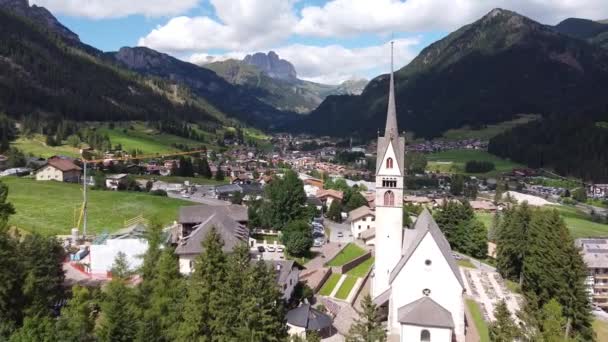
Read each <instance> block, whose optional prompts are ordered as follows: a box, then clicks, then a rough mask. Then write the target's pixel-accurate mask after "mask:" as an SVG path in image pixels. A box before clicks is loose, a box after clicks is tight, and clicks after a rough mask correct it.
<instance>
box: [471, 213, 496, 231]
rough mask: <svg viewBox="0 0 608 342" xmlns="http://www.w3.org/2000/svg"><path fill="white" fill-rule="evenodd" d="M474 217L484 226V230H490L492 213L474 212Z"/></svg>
mask: <svg viewBox="0 0 608 342" xmlns="http://www.w3.org/2000/svg"><path fill="white" fill-rule="evenodd" d="M475 216H476V217H477V219H478V220H479V221H481V223H483V225H484V226H486V229H490V227H491V226H492V220H493V219H494V214H493V213H486V212H483V211H477V212H475Z"/></svg>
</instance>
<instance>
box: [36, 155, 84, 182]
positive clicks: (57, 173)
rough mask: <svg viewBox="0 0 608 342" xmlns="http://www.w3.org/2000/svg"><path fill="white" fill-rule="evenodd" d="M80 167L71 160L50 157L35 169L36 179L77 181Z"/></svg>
mask: <svg viewBox="0 0 608 342" xmlns="http://www.w3.org/2000/svg"><path fill="white" fill-rule="evenodd" d="M81 171H82V169H81V168H80V167H79V166H78V165H76V164H74V163H73V162H72V161H71V160H68V159H62V158H51V159H49V160H48V161H47V163H46V164H45V165H44V166H42V167H41V168H40V169H38V170H37V171H36V180H37V181H46V180H54V181H58V182H69V183H78V182H79V181H80V173H81Z"/></svg>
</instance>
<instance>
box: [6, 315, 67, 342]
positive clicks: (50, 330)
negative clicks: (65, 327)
mask: <svg viewBox="0 0 608 342" xmlns="http://www.w3.org/2000/svg"><path fill="white" fill-rule="evenodd" d="M54 323H55V322H54V321H53V319H52V318H50V317H49V316H33V317H26V318H25V320H24V322H23V326H22V327H21V328H19V329H18V330H17V331H15V333H14V334H13V335H12V336H11V337H10V339H9V342H32V341H37V342H38V341H40V342H55V341H59V339H58V336H57V331H56V330H55V324H54Z"/></svg>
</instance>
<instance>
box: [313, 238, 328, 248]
mask: <svg viewBox="0 0 608 342" xmlns="http://www.w3.org/2000/svg"><path fill="white" fill-rule="evenodd" d="M323 242H325V241H324V240H320V239H315V241H314V242H313V243H312V246H313V247H321V246H323Z"/></svg>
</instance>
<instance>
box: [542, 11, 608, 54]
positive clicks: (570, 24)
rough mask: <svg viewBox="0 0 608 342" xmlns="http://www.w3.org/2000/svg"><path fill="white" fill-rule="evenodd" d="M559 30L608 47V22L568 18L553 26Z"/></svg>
mask: <svg viewBox="0 0 608 342" xmlns="http://www.w3.org/2000/svg"><path fill="white" fill-rule="evenodd" d="M553 28H554V29H555V30H556V31H557V32H560V33H563V34H566V35H569V36H572V37H575V38H579V39H584V40H586V41H588V42H590V43H592V44H597V45H599V46H602V47H604V48H608V22H606V21H604V22H601V21H593V20H587V19H578V18H568V19H566V20H564V21H562V22H560V23H559V24H557V25H556V26H554V27H553Z"/></svg>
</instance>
